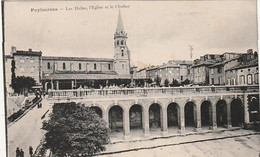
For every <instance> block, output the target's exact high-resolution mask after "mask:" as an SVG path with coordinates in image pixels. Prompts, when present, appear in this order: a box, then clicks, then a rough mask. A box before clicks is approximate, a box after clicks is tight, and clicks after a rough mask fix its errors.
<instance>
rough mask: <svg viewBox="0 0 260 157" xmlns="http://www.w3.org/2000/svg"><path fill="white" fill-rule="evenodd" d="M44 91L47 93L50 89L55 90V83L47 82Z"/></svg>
mask: <svg viewBox="0 0 260 157" xmlns="http://www.w3.org/2000/svg"><path fill="white" fill-rule="evenodd" d="M44 89H45V91H48V90H49V89H53V83H52V82H45V85H44Z"/></svg>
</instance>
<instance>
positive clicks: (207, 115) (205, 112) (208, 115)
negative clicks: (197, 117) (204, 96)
mask: <svg viewBox="0 0 260 157" xmlns="http://www.w3.org/2000/svg"><path fill="white" fill-rule="evenodd" d="M200 107H201V108H200V111H201V126H202V127H205V126H212V106H211V103H210V102H209V101H203V102H202V104H201V106H200Z"/></svg>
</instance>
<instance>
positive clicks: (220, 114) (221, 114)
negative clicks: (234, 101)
mask: <svg viewBox="0 0 260 157" xmlns="http://www.w3.org/2000/svg"><path fill="white" fill-rule="evenodd" d="M215 106H216V120H217V126H218V127H219V126H222V127H226V126H227V123H228V122H227V118H228V117H227V102H226V101H225V100H224V99H218V100H217V101H216V105H215Z"/></svg>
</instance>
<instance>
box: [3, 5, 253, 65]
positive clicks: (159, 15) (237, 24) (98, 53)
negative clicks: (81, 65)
mask: <svg viewBox="0 0 260 157" xmlns="http://www.w3.org/2000/svg"><path fill="white" fill-rule="evenodd" d="M118 5H120V6H124V7H121V14H122V19H123V25H124V29H125V31H126V32H127V34H128V40H127V45H128V48H129V50H130V53H131V64H132V65H137V66H138V67H139V68H141V67H144V66H148V65H149V64H150V65H160V64H163V63H166V62H168V60H191V58H190V50H189V45H193V49H194V50H193V58H192V59H197V58H199V57H200V56H202V55H204V54H222V53H224V52H239V53H243V52H246V50H247V49H249V48H252V49H254V50H256V51H257V21H256V19H257V16H256V15H257V11H256V1H255V0H248V1H182V2H180V1H161V2H159V1H142V2H140V1H114V2H105V1H98V2H93V1H76V2H75V1H74V2H71V1H69V2H67V1H54V2H53V1H52V2H50V1H49V2H46V1H38V2H34V1H29V2H15V1H10V2H5V8H4V9H5V15H4V17H5V19H4V21H5V52H6V54H10V50H11V46H15V47H17V50H28V49H29V48H32V49H33V50H37V51H42V52H43V55H44V56H67V57H91V58H113V55H114V47H113V43H114V39H113V37H114V33H115V31H116V26H117V18H118V12H119V9H118V7H116V6H118ZM91 6H94V7H96V9H91ZM106 6H108V8H105V7H106ZM75 7H85V8H87V9H88V10H75ZM101 7H103V8H101ZM111 7H113V8H111ZM50 8H52V9H54V10H55V8H56V9H57V11H40V12H37V9H50ZM66 8H67V9H66ZM69 8H72V10H69Z"/></svg>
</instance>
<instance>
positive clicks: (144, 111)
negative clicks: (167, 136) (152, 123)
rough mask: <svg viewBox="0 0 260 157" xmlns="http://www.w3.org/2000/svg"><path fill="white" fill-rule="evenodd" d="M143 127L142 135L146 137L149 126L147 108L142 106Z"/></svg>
mask: <svg viewBox="0 0 260 157" xmlns="http://www.w3.org/2000/svg"><path fill="white" fill-rule="evenodd" d="M143 128H144V136H145V137H148V136H149V135H150V130H149V129H150V128H149V109H148V108H146V107H144V109H143Z"/></svg>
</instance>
